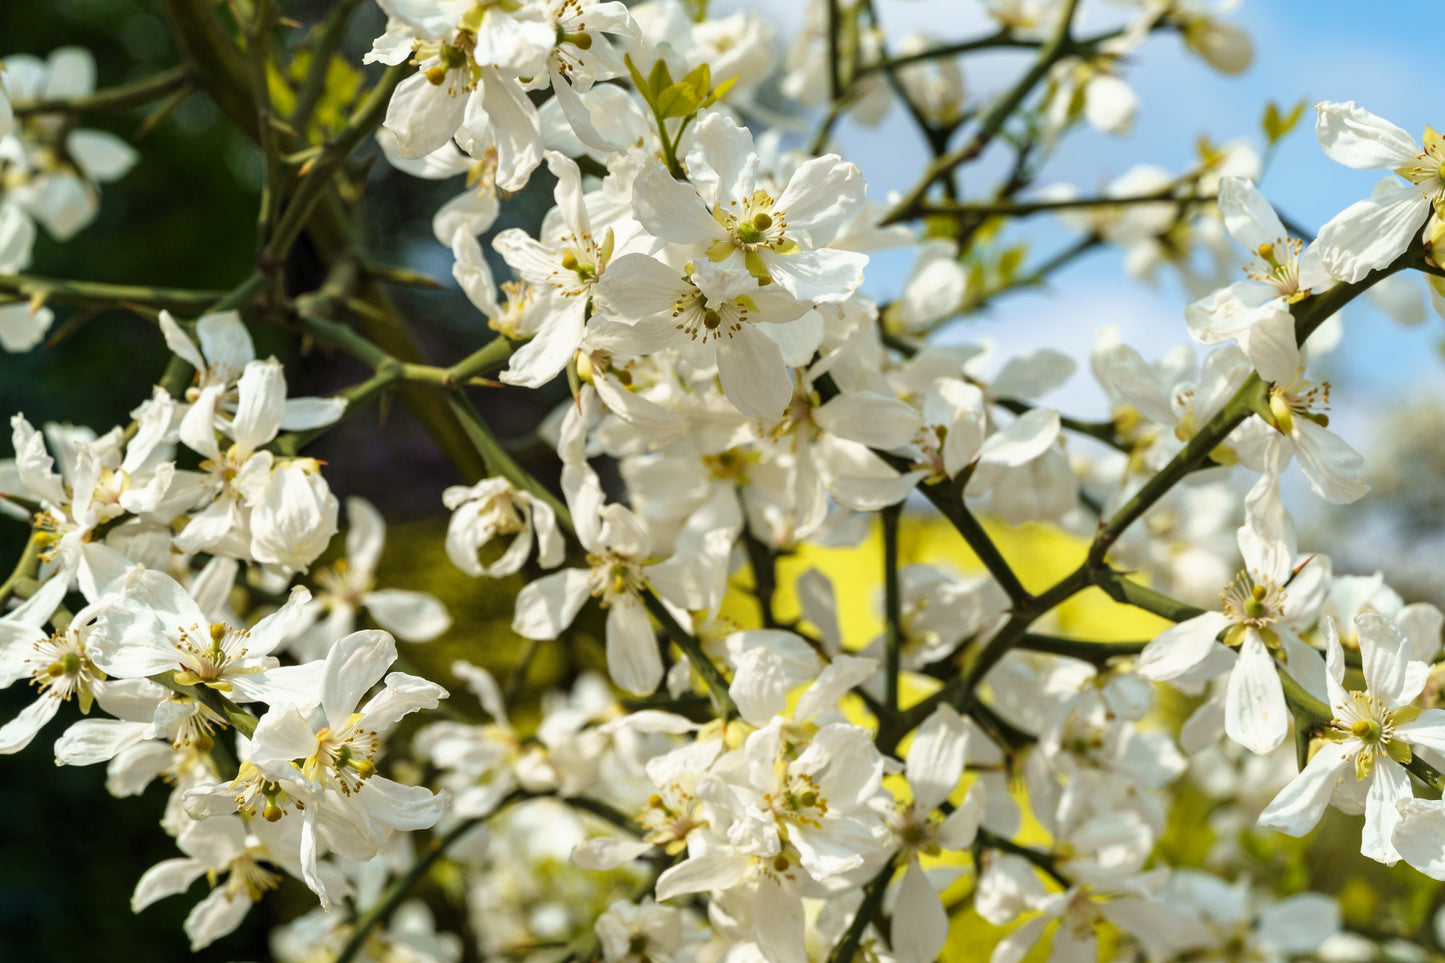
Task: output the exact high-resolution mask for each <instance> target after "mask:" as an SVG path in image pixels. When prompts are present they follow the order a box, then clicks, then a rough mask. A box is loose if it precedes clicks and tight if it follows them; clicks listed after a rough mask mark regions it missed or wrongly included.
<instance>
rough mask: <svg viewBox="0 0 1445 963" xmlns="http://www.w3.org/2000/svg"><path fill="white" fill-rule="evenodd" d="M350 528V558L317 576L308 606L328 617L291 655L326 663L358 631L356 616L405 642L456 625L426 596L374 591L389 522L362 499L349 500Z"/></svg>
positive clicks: (424, 639)
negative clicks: (328, 655) (363, 615)
mask: <svg viewBox="0 0 1445 963" xmlns="http://www.w3.org/2000/svg"><path fill="white" fill-rule="evenodd" d="M346 515H347V518H348V520H349V521H350V523H351V524H350V526H349V528H348V529H347V532H346V557H345V558H342V559H338V560H337V561H336V562H335V563H334V564H332V565H328V566H327V567H326V568H325V569H323V570H322V571H320V572H317V573H316V575H315V581H316V586H317V593H316V597H315V598H313V599H312V600H311V603H310V604H309V605H308V606H307V613H306V614H307V616H308V617H309V618H313V619H321V618H322V615H323V613H324V615H325V618H324V619H323V620H322V621H321V622H320V624H317V625H314V626H312V627H311V628H310V629H308V630H307V632H306V633H305V641H304V642H300V643H295V644H293V645H292V646H291V651H292V652H295V653H297V654H298V655H301V656H306V657H314V658H318V659H319V658H324V657H325V655H326V650H327V649H329V648H330V647H331V644H332V643H333V642H335V641H336V640H337V639H339V638H341V637H342V636H344V635H350V634H351V632H352V630H353V629H354V628H355V627H356V613H357V611H358V610H361V609H365V610H366V613H367V615H369V616H371V618H373V619H374V620H375V621H376V624H377V625H379V626H381V627H382V628H383V629H385V630H386V631H388V632H390V633H391V634H392V635H394V636H396V637H397V638H399V639H401V640H403V641H405V642H430V641H431V640H432V639H434V638H436V637H437V636H439V635H441V634H442V633H443V632H445V631H446V630H447V629H448V628H449V627H450V626H451V624H452V620H451V616H449V615H448V614H447V610H446V606H444V605H442V603H441V600H440V599H438V598H437V597H436V596H434V595H431V594H430V593H427V592H413V591H408V590H406V589H378V588H376V566H377V563H378V562H379V561H380V560H381V549H382V546H383V545H384V544H385V543H386V521H385V520H384V519H383V518H382V517H381V513H380V512H378V511H377V510H376V508H375V507H374V506H373V505H372V504H371V503H370V502H368V501H367V500H366V499H364V498H357V497H352V498H348V499H347V500H346Z"/></svg>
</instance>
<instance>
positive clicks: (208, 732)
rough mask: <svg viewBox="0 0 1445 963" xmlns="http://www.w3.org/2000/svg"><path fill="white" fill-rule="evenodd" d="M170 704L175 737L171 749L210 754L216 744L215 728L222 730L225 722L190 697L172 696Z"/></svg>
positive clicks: (215, 713)
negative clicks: (171, 704) (172, 710)
mask: <svg viewBox="0 0 1445 963" xmlns="http://www.w3.org/2000/svg"><path fill="white" fill-rule="evenodd" d="M171 702H172V703H174V704H175V705H174V706H173V707H172V708H173V709H175V710H176V711H175V712H174V713H173V714H172V724H173V725H174V726H175V736H174V737H172V739H171V748H173V749H175V750H176V751H178V752H179V751H184V750H190V749H195V750H197V751H199V752H210V751H211V749H212V748H213V747H214V746H215V744H216V739H215V731H216V729H217V728H221V729H224V728H225V727H226V726H227V725H228V723H227V722H226V720H225V719H224V718H222V717H221V715H220V714H219V713H217V712H216V711H215V710H213V709H210V708H208V707H207V706H206V705H204V704H203V703H201V702H200V701H199V700H197V699H193V698H191V697H190V696H183V695H179V694H177V695H172V696H171ZM159 714H160V712H159V710H158V711H157V715H159Z"/></svg>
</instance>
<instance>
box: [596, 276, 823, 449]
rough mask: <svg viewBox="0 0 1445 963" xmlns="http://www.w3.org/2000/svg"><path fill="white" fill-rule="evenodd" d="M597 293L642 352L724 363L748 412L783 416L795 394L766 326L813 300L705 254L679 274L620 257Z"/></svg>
mask: <svg viewBox="0 0 1445 963" xmlns="http://www.w3.org/2000/svg"><path fill="white" fill-rule="evenodd" d="M595 298H596V300H595V306H596V309H597V311H598V313H599V314H600V315H601V316H602V317H604V318H607V319H610V320H614V321H618V322H621V323H622V324H624V325H627V326H628V327H629V330H628V331H627V334H628V335H630V337H631V338H632V339H635V341H636V344H635V345H629V347H635V348H636V349H637V350H636V351H635V352H634V353H647V352H650V351H659V350H665V349H669V348H672V349H675V350H682V351H684V352H685V354H686V356H687V357H689V359H691V360H693V361H694V362H695V363H697V364H699V365H702V366H712V365H716V366H717V370H718V377H719V378H720V379H721V381H722V387H723V393H724V394H725V395H727V398H728V400H729V401H731V402H732V403H733V404H734V405H736V406H737V408H738V410H739V411H741V412H743V413H744V414H747V415H752V416H753V417H755V418H763V419H766V420H768V421H776V420H777V419H778V418H779V417H780V416H781V415H782V413H783V409H784V408H786V407H787V405H788V401H789V400H790V399H791V398H792V396H793V383H792V379H791V378H789V377H788V370H787V367H786V365H785V364H784V362H783V354H782V350H781V349H780V348H779V347H778V344H777V342H776V341H774V340H773V337H774V336H772V332H771V331H769V330H768V329H767V328H765V327H763V326H762V325H764V324H768V325H776V324H783V323H786V322H789V321H794V320H796V319H797V318H799V317H800V316H802V314H803V313H804V312H805V311H807V310H808V305H806V304H800V303H798V302H797V301H795V300H793V299H792V298H789V297H788V296H786V295H785V294H781V293H776V292H774V291H772V290H770V289H769V288H768V287H763V286H761V285H759V283H758V281H757V279H755V278H754V277H753V276H752V275H751V274H749V273H748V272H747V271H743V270H729V269H727V268H724V267H721V266H718V265H714V264H710V263H708V262H707V261H703V262H702V263H701V264H700V265H697V266H694V265H693V264H692V263H689V264H688V265H687V267H686V269H685V270H684V271H683V272H682V273H681V274H679V273H678V272H677V271H675V270H673V269H672V268H669V267H668V266H667V265H665V264H663V263H662V262H661V261H658V260H656V259H655V258H651V257H648V256H646V255H644V254H627V255H624V256H622V257H620V258H618V259H617V260H616V261H615V262H613V264H612V266H611V269H610V270H609V271H608V273H607V275H606V276H605V277H604V278H603V279H602V281H601V282H600V283H599V284H598V285H597V291H596V294H595ZM782 336H783V335H781V334H780V335H777V337H782Z"/></svg>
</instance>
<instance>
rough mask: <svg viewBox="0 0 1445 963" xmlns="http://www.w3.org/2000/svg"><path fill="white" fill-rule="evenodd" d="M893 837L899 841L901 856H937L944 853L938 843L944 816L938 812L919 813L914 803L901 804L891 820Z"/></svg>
mask: <svg viewBox="0 0 1445 963" xmlns="http://www.w3.org/2000/svg"><path fill="white" fill-rule="evenodd" d="M890 822H891V824H892V829H893V835H894V837H895V838H896V839H897V840H898V845H899V848H900V849H901V850H902V852H901V853H900V855H901V856H903V857H907V856H910V855H920V856H937V855H938V854H939V853H941V852H942V851H943V846H942V844H941V843H939V841H938V831H939V829H940V828H941V827H942V826H943V816H942V815H941V814H940V813H938V812H931V813H923V812H919V811H918V810H917V808H916V807H915V806H914V805H913V803H911V802H908V803H905V802H900V803H898V805H897V808H896V809H895V811H894V812H893V814H892V818H891V820H890Z"/></svg>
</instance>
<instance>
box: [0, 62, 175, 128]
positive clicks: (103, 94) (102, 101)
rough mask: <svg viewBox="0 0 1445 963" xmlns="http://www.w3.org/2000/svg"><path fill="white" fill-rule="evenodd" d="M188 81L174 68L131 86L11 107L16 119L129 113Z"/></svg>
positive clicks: (19, 103) (20, 102)
mask: <svg viewBox="0 0 1445 963" xmlns="http://www.w3.org/2000/svg"><path fill="white" fill-rule="evenodd" d="M190 84H191V78H190V75H189V74H188V73H187V72H186V69H185V68H184V67H176V68H174V69H171V70H167V71H165V72H163V73H159V74H156V75H155V76H154V77H147V78H146V79H145V80H138V81H136V82H135V83H133V84H125V85H123V86H119V87H107V88H106V89H104V90H97V91H96V92H95V93H93V94H88V95H86V96H84V97H57V98H52V99H49V100H28V101H27V100H21V101H15V102H13V103H12V104H11V107H12V108H13V109H14V111H15V116H17V117H33V116H35V115H37V114H84V113H92V112H103V111H121V110H129V109H130V108H132V107H140V106H143V105H144V104H148V103H150V102H151V101H154V100H160V99H161V98H162V97H165V96H166V95H167V94H170V93H174V92H175V91H178V90H180V89H181V88H183V87H187V86H190Z"/></svg>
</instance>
